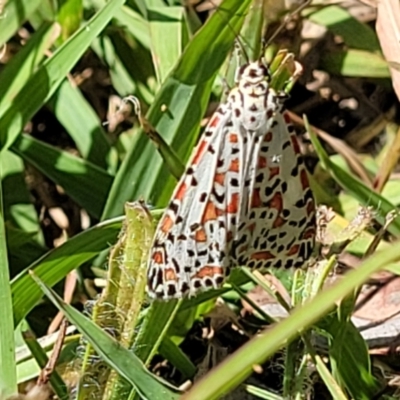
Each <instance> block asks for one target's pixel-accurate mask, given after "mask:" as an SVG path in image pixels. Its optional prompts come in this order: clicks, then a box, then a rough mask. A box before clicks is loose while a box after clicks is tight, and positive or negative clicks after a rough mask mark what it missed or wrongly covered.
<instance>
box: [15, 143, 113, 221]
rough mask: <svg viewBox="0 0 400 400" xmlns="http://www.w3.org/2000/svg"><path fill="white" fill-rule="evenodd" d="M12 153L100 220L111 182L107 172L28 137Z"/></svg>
mask: <svg viewBox="0 0 400 400" xmlns="http://www.w3.org/2000/svg"><path fill="white" fill-rule="evenodd" d="M11 150H12V151H13V152H14V153H15V154H18V155H19V156H20V157H21V158H23V159H24V160H25V161H27V162H29V163H30V164H32V165H33V166H35V168H37V169H38V170H39V171H41V172H42V173H43V174H44V175H46V176H47V177H49V178H50V179H51V180H53V181H54V182H55V183H57V184H59V185H60V186H62V187H63V188H64V190H65V191H66V192H67V193H68V195H70V196H71V198H72V199H74V200H75V201H76V202H77V203H78V204H79V205H80V206H82V207H83V208H85V209H86V210H87V211H88V212H89V213H90V214H91V215H93V216H94V217H96V218H99V217H100V215H101V212H102V210H103V206H104V202H105V200H106V198H107V194H108V190H109V187H110V185H111V182H112V177H111V176H110V175H109V174H108V173H107V172H106V171H104V170H102V169H101V168H99V167H97V166H96V165H94V164H92V163H90V162H88V161H86V160H84V159H82V158H80V157H76V156H74V155H73V154H70V153H67V152H66V151H61V150H59V149H57V148H56V147H53V146H50V145H49V144H46V143H43V142H41V141H39V140H36V139H34V138H33V137H32V136H28V135H21V136H20V137H19V138H18V139H17V140H16V141H15V142H14V144H13V145H12V146H11Z"/></svg>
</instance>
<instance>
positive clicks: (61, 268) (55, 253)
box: [0, 217, 122, 336]
mask: <svg viewBox="0 0 400 400" xmlns="http://www.w3.org/2000/svg"><path fill="white" fill-rule="evenodd" d="M121 223H122V218H121V217H120V218H115V219H113V220H109V221H106V222H104V223H101V224H98V225H96V226H95V227H93V228H90V229H88V230H86V231H84V232H82V233H80V234H78V235H76V236H74V237H73V238H71V239H69V240H68V241H67V242H65V243H64V244H62V245H61V246H60V247H57V248H56V249H54V250H51V251H49V252H48V253H47V254H45V255H44V256H43V257H42V258H40V259H39V260H37V261H36V262H35V263H33V264H32V265H30V266H29V267H28V268H26V269H25V270H24V271H23V272H21V273H20V274H19V275H18V276H16V277H15V278H14V279H13V280H12V281H11V290H12V295H13V299H14V307H13V309H14V323H15V325H18V323H19V322H20V321H21V319H22V318H25V316H26V315H27V314H28V313H29V311H31V310H32V309H33V307H34V306H35V305H36V304H37V303H38V301H39V300H40V299H41V296H42V292H41V291H40V289H39V288H38V287H37V285H36V284H35V283H34V282H33V280H32V278H31V276H30V275H29V273H28V271H30V270H31V271H34V273H35V274H36V275H37V276H39V277H40V279H41V280H43V282H44V283H45V284H46V285H49V286H53V285H55V284H56V283H57V282H60V281H61V279H63V278H64V277H65V276H66V275H67V274H68V272H70V271H72V270H74V269H75V268H78V267H79V266H80V265H82V264H83V263H84V262H86V261H88V260H91V259H93V258H95V257H96V256H97V255H98V254H99V253H100V252H102V251H103V250H105V249H108V248H109V247H110V243H115V242H116V240H117V236H118V233H119V231H120V229H121ZM9 287H10V284H9V282H8V288H9ZM3 293H4V292H2V293H1V295H2V294H3ZM3 309H4V307H3ZM3 311H4V310H3ZM0 336H1V335H0Z"/></svg>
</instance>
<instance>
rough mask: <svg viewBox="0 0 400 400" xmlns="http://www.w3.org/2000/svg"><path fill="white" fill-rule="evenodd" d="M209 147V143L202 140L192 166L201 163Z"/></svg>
mask: <svg viewBox="0 0 400 400" xmlns="http://www.w3.org/2000/svg"><path fill="white" fill-rule="evenodd" d="M207 146H208V143H207V142H206V141H205V140H202V141H201V142H200V143H199V145H198V147H197V149H196V154H195V156H194V157H193V160H192V164H193V165H196V164H197V163H198V162H199V161H200V159H201V158H202V157H203V155H204V153H205V151H206V148H207Z"/></svg>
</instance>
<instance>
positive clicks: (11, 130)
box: [0, 0, 124, 149]
mask: <svg viewBox="0 0 400 400" xmlns="http://www.w3.org/2000/svg"><path fill="white" fill-rule="evenodd" d="M10 3H11V4H16V2H10ZM123 3H124V0H111V1H109V2H108V3H107V4H106V6H105V7H104V8H102V9H101V10H100V11H99V12H98V13H97V14H95V15H94V16H93V18H91V20H90V21H89V22H88V23H87V24H86V25H85V26H83V27H82V28H81V29H80V30H79V31H77V32H76V33H75V34H74V35H73V36H72V37H71V38H70V39H69V40H68V41H67V42H65V43H64V44H63V46H61V47H60V48H59V49H58V50H57V51H56V52H55V53H54V55H53V56H52V57H51V58H49V59H47V60H46V61H45V62H44V63H43V65H42V66H41V67H40V68H39V69H38V70H37V71H36V72H35V73H34V74H33V75H32V77H31V79H30V80H29V82H28V83H27V84H26V85H25V86H24V87H23V88H22V89H21V91H20V92H19V93H18V94H17V96H16V97H15V98H14V101H13V102H12V103H11V105H10V107H9V108H8V109H7V111H6V112H5V113H4V114H3V115H2V116H1V119H0V148H1V149H4V148H7V147H9V146H10V145H11V144H12V143H13V142H14V141H15V140H16V138H17V137H18V135H19V134H20V133H21V132H22V130H23V128H24V126H25V124H26V123H27V122H28V121H29V119H30V118H31V117H32V115H33V114H34V113H35V112H36V111H37V110H38V109H39V108H40V107H41V106H42V105H43V103H45V102H46V101H47V100H48V99H49V98H50V97H51V96H52V95H53V93H54V92H55V90H56V89H57V88H58V86H59V85H60V84H61V82H62V81H63V79H64V77H65V75H66V74H67V73H68V72H69V71H70V70H71V68H72V67H73V66H74V65H75V64H76V62H77V61H78V60H79V58H80V57H81V56H82V54H83V53H84V52H85V51H86V49H87V48H88V47H89V45H90V43H91V41H92V40H93V39H94V38H95V37H96V36H97V35H98V34H99V33H100V32H101V31H102V30H103V29H104V27H105V25H106V24H107V23H108V22H109V21H110V19H111V18H112V17H113V15H114V13H115V11H116V10H117V9H118V7H120V6H121V5H122V4H123ZM4 20H6V21H8V18H3V19H0V23H1V21H4Z"/></svg>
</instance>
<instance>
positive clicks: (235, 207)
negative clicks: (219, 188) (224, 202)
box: [226, 193, 239, 214]
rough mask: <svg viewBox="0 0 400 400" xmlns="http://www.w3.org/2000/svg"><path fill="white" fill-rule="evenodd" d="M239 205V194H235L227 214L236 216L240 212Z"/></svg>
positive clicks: (227, 208)
mask: <svg viewBox="0 0 400 400" xmlns="http://www.w3.org/2000/svg"><path fill="white" fill-rule="evenodd" d="M238 205H239V193H233V194H232V197H231V202H230V203H229V204H228V207H226V212H227V213H230V214H236V213H237V212H238Z"/></svg>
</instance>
